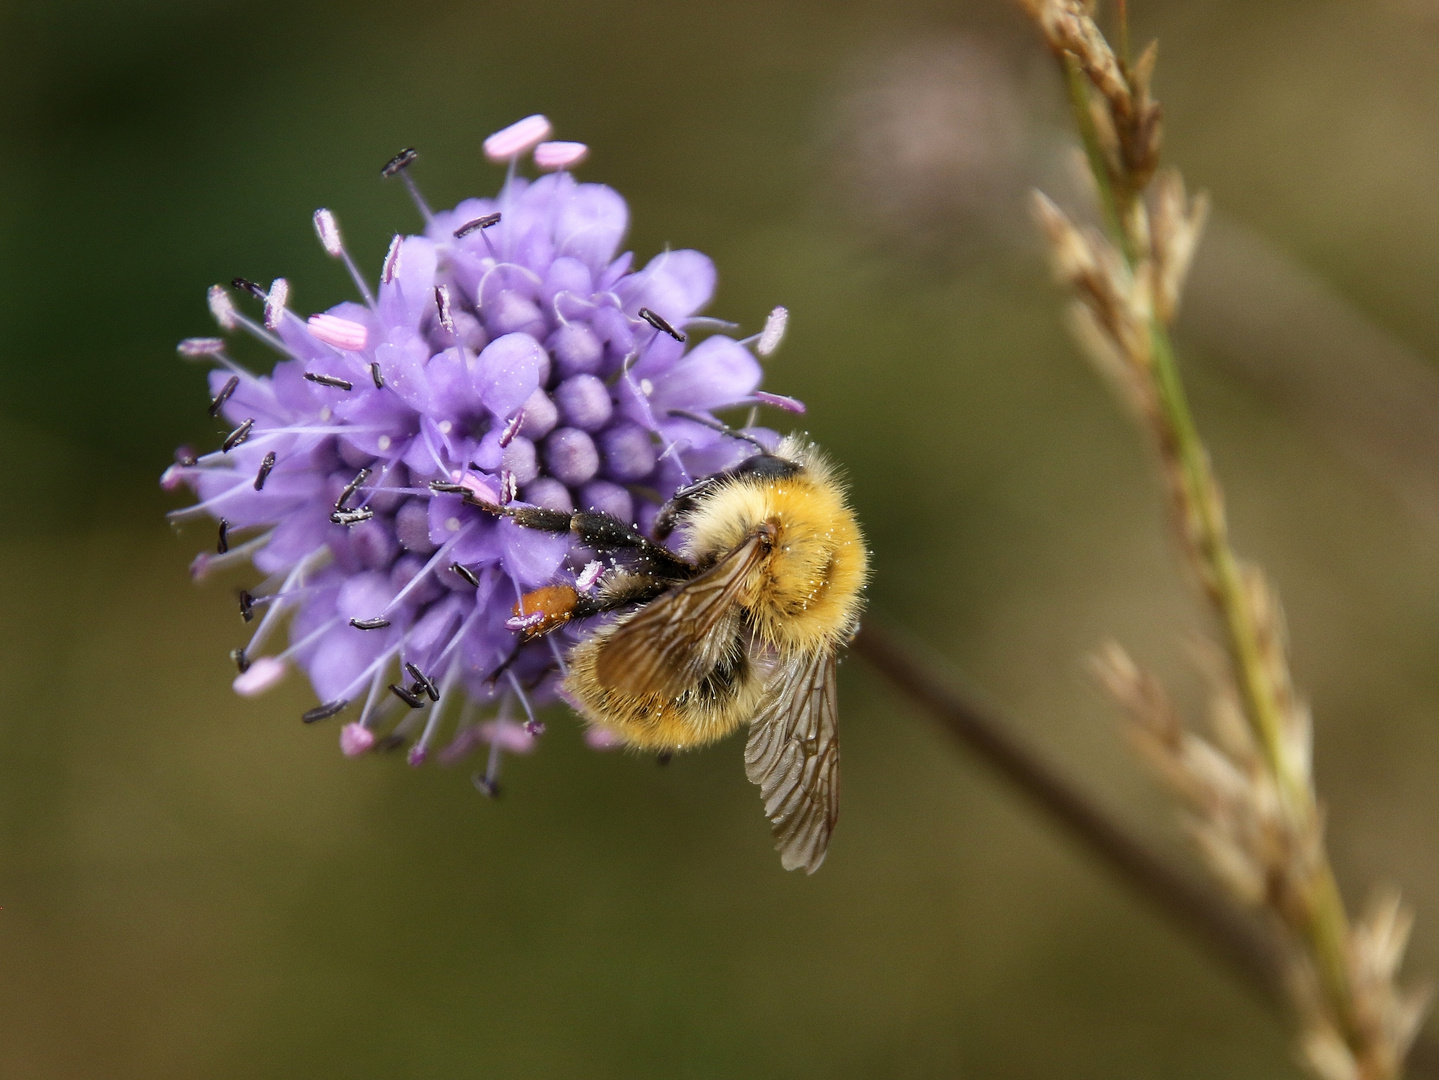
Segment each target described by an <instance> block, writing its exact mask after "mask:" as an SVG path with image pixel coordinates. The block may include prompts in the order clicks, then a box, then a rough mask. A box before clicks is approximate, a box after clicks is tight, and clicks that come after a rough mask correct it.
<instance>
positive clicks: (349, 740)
mask: <svg viewBox="0 0 1439 1080" xmlns="http://www.w3.org/2000/svg"><path fill="white" fill-rule="evenodd" d="M374 745H375V733H374V732H373V731H371V730H370V729H369V728H367V727H365V726H364V725H363V724H359V723H354V724H346V725H345V726H344V727H342V728H341V729H340V753H342V754H344V755H345V756H346V757H359V756H360V755H361V754H363V753H365V752H366V751H367V750H369V749H370V747H372V746H374Z"/></svg>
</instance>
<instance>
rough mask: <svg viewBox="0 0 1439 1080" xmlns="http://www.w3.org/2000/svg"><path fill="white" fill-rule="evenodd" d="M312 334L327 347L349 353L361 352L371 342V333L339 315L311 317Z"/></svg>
mask: <svg viewBox="0 0 1439 1080" xmlns="http://www.w3.org/2000/svg"><path fill="white" fill-rule="evenodd" d="M310 333H311V334H313V335H314V336H315V337H316V338H318V339H319V340H320V341H323V342H324V343H325V344H326V345H333V346H334V347H335V348H337V349H345V350H347V351H349V352H359V351H360V350H361V349H363V348H364V347H365V343H366V342H367V341H369V340H370V332H369V331H368V330H367V329H365V327H364V326H362V325H360V324H359V323H357V322H351V321H350V320H349V319H342V318H340V317H339V316H338V315H323V314H321V315H311V316H310Z"/></svg>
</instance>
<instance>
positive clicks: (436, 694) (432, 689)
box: [405, 660, 440, 701]
mask: <svg viewBox="0 0 1439 1080" xmlns="http://www.w3.org/2000/svg"><path fill="white" fill-rule="evenodd" d="M405 670H406V671H408V672H409V673H410V675H411V676H413V678H414V680H415V685H416V686H417V687H419V688H420V689H421V690H423V691H424V692H425V695H426V696H427V697H428V698H429V699H430V700H431V701H439V700H440V689H439V687H437V686H436V685H435V684H434V681H433V680H432V679H431V678H430V677H429V676H428V675H426V674H425V673H424V672H423V671H421V670H420V669H419V668H417V667H415V665H414V664H412V663H410V662H409V661H408V660H406V661H405Z"/></svg>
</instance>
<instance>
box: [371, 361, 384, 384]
mask: <svg viewBox="0 0 1439 1080" xmlns="http://www.w3.org/2000/svg"><path fill="white" fill-rule="evenodd" d="M370 378H372V379H374V380H375V389H376V390H383V389H384V388H385V377H384V376H383V375H382V374H380V362H379V361H378V360H376V361H375V362H374V363H373V364H371V365H370Z"/></svg>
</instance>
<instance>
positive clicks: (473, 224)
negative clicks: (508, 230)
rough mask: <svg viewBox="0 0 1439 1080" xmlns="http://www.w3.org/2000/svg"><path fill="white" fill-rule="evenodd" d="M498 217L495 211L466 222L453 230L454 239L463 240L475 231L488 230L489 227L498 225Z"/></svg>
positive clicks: (497, 212)
mask: <svg viewBox="0 0 1439 1080" xmlns="http://www.w3.org/2000/svg"><path fill="white" fill-rule="evenodd" d="M500 217H501V215H500V213H499V211H496V212H495V213H493V214H486V215H484V217H477V218H475V219H474V220H473V221H467V222H465V223H464V224H463V225H461V226H460V227H459V228H458V229H456V230H455V239H456V240H463V239H464V238H465V237H467V236H469V235H470V233H472V232H474V231H476V230H477V229H488V228H489V227H490V226H491V225H498V224H499V223H500Z"/></svg>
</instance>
